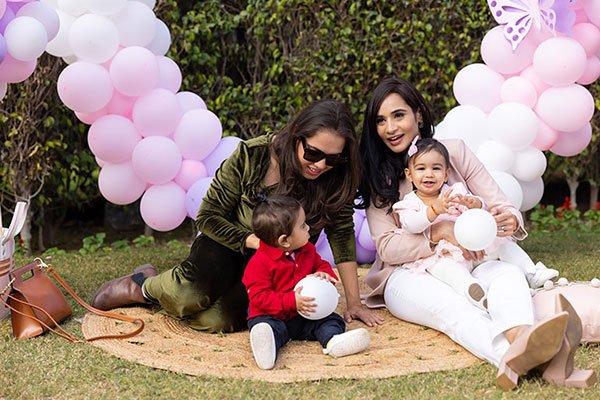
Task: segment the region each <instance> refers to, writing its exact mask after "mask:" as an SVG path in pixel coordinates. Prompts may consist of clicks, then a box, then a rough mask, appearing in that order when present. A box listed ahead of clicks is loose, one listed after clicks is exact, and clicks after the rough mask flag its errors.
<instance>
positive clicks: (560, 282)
mask: <svg viewBox="0 0 600 400" xmlns="http://www.w3.org/2000/svg"><path fill="white" fill-rule="evenodd" d="M556 283H558V286H567V285H568V284H569V280H568V279H567V278H564V277H563V278H560V279H559V280H558V281H557V282H556Z"/></svg>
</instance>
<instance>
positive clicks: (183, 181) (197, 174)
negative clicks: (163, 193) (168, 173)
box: [175, 160, 207, 190]
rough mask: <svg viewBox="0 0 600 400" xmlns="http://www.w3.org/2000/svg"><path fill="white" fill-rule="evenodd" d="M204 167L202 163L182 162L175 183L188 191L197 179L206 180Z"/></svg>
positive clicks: (193, 161)
mask: <svg viewBox="0 0 600 400" xmlns="http://www.w3.org/2000/svg"><path fill="white" fill-rule="evenodd" d="M206 176H207V175H206V167H205V166H204V164H203V163H202V161H196V160H183V162H182V163H181V168H180V169H179V173H178V174H177V176H176V177H175V183H177V184H178V185H179V186H181V187H182V188H183V190H188V189H189V188H190V186H192V185H193V184H194V183H195V182H197V181H198V180H199V179H202V178H206Z"/></svg>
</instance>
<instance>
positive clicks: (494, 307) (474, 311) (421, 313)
mask: <svg viewBox="0 0 600 400" xmlns="http://www.w3.org/2000/svg"><path fill="white" fill-rule="evenodd" d="M473 277H475V278H476V279H478V280H479V282H480V283H481V285H482V286H483V287H484V289H485V290H486V292H487V296H488V313H486V312H484V311H482V310H480V309H478V308H477V307H475V306H474V305H472V304H471V303H469V301H468V300H467V299H466V298H465V296H463V295H460V294H458V293H456V292H455V291H454V290H453V289H452V288H451V287H450V286H448V285H447V284H445V283H443V282H441V281H439V280H438V279H436V278H435V277H433V276H431V275H429V274H423V273H416V272H413V271H412V270H409V269H404V268H398V269H396V271H394V272H393V273H392V275H390V277H389V279H388V281H387V284H386V287H385V291H384V299H385V304H386V306H387V308H388V310H389V311H390V312H391V313H392V314H393V315H394V316H396V317H398V318H400V319H403V320H405V321H408V322H413V323H416V324H420V325H425V326H428V327H430V328H433V329H436V330H438V331H440V332H443V333H445V334H446V335H448V336H449V337H450V338H451V339H452V340H453V341H455V342H456V343H458V344H460V345H461V346H463V347H464V348H465V349H467V350H468V351H470V352H471V353H473V354H474V355H476V356H477V357H479V358H483V359H485V360H487V361H489V362H490V363H492V364H494V365H496V366H497V365H498V364H499V363H500V360H501V359H502V356H503V355H504V353H505V352H506V350H507V349H508V346H509V343H508V341H507V340H506V338H505V337H504V335H503V332H504V331H506V330H507V329H510V328H514V327H515V326H519V325H532V324H533V322H534V315H533V303H532V301H531V294H530V292H529V286H528V285H527V282H526V280H525V277H524V276H523V272H522V271H521V269H520V268H519V267H517V266H515V265H512V264H508V263H505V262H502V261H487V262H484V263H483V264H481V265H479V266H478V267H477V268H475V270H473Z"/></svg>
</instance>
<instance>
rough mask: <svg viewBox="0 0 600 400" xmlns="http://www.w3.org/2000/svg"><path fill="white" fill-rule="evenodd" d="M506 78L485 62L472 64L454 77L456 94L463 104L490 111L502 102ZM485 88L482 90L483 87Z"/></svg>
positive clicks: (486, 111) (453, 88)
mask: <svg viewBox="0 0 600 400" xmlns="http://www.w3.org/2000/svg"><path fill="white" fill-rule="evenodd" d="M503 82H504V78H503V77H502V75H500V74H499V73H498V72H496V71H494V70H493V69H491V68H490V67H488V66H487V65H485V64H479V63H475V64H470V65H467V66H466V67H464V68H463V69H461V70H460V71H458V74H456V77H455V78H454V86H453V87H452V90H453V91H454V96H455V97H456V100H458V102H459V104H461V105H471V106H475V107H477V108H479V109H481V110H482V111H483V112H485V113H488V112H490V111H492V109H493V108H494V107H496V106H497V105H498V104H500V103H501V102H502V100H501V99H500V88H501V87H502V83H503ZM483 87H484V88H485V90H481V88H483Z"/></svg>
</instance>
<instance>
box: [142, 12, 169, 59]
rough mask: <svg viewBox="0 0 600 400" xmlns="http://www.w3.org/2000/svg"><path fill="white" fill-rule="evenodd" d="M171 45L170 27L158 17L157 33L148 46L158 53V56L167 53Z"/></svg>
mask: <svg viewBox="0 0 600 400" xmlns="http://www.w3.org/2000/svg"><path fill="white" fill-rule="evenodd" d="M170 46H171V32H169V28H168V27H167V25H165V23H164V22H162V21H161V20H160V19H158V18H156V33H155V34H154V38H153V39H152V41H151V42H150V43H148V45H147V46H146V48H147V49H148V50H150V51H151V52H153V53H154V54H156V55H157V56H164V55H165V54H167V51H168V50H169V47H170Z"/></svg>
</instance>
